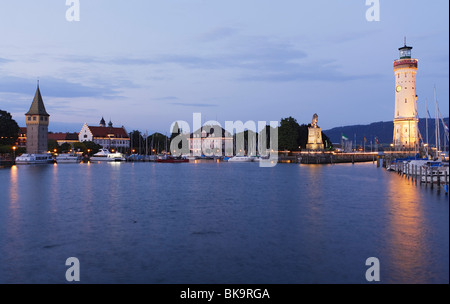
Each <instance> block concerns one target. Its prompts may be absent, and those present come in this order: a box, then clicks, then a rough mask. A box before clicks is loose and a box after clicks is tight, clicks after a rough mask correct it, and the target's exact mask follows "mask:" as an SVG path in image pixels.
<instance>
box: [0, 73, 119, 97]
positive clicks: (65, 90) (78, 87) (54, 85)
mask: <svg viewBox="0 0 450 304" xmlns="http://www.w3.org/2000/svg"><path fill="white" fill-rule="evenodd" d="M40 89H41V93H42V94H43V95H45V96H49V97H60V98H76V97H103V98H106V97H107V98H112V97H118V92H117V90H115V89H112V88H108V87H105V86H87V85H83V84H80V83H74V82H69V81H66V80H63V79H59V78H53V77H47V78H42V79H41V81H40ZM35 90H36V81H35V80H31V79H30V78H21V77H14V76H8V77H4V76H3V77H0V92H3V93H18V94H25V95H30V94H31V95H34V92H35Z"/></svg>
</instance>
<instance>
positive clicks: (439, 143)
mask: <svg viewBox="0 0 450 304" xmlns="http://www.w3.org/2000/svg"><path fill="white" fill-rule="evenodd" d="M434 109H435V113H436V114H435V116H436V117H435V124H436V126H435V131H436V157H439V155H440V150H441V138H440V137H441V136H440V130H439V113H438V111H439V110H438V105H437V98H436V87H434Z"/></svg>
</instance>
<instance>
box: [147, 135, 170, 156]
mask: <svg viewBox="0 0 450 304" xmlns="http://www.w3.org/2000/svg"><path fill="white" fill-rule="evenodd" d="M148 141H149V142H150V148H151V149H152V154H159V153H161V152H162V151H167V150H169V148H170V145H169V138H168V137H167V136H165V135H163V134H161V133H158V132H156V133H154V134H152V135H150V136H149V137H148ZM166 147H167V150H166ZM153 150H154V151H153Z"/></svg>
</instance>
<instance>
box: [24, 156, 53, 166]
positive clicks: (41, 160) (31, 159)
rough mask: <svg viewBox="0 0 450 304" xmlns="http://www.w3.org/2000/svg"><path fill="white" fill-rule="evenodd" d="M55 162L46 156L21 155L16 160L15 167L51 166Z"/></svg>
mask: <svg viewBox="0 0 450 304" xmlns="http://www.w3.org/2000/svg"><path fill="white" fill-rule="evenodd" d="M54 162H55V160H54V159H53V158H52V157H51V155H48V154H23V155H21V156H18V157H17V158H16V161H15V163H16V165H41V164H42V165H44V164H52V163H54Z"/></svg>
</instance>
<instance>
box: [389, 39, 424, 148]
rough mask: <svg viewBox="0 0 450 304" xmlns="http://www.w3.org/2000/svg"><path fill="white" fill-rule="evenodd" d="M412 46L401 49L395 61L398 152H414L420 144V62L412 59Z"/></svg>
mask: <svg viewBox="0 0 450 304" xmlns="http://www.w3.org/2000/svg"><path fill="white" fill-rule="evenodd" d="M411 50H412V47H411V46H407V45H406V41H405V45H404V46H403V47H401V48H399V51H400V59H397V60H395V61H394V72H395V116H394V138H393V144H394V148H395V149H396V150H414V149H415V148H417V145H418V144H419V133H418V132H419V130H418V124H419V119H418V117H417V95H416V74H417V65H418V60H417V59H413V58H411Z"/></svg>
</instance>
